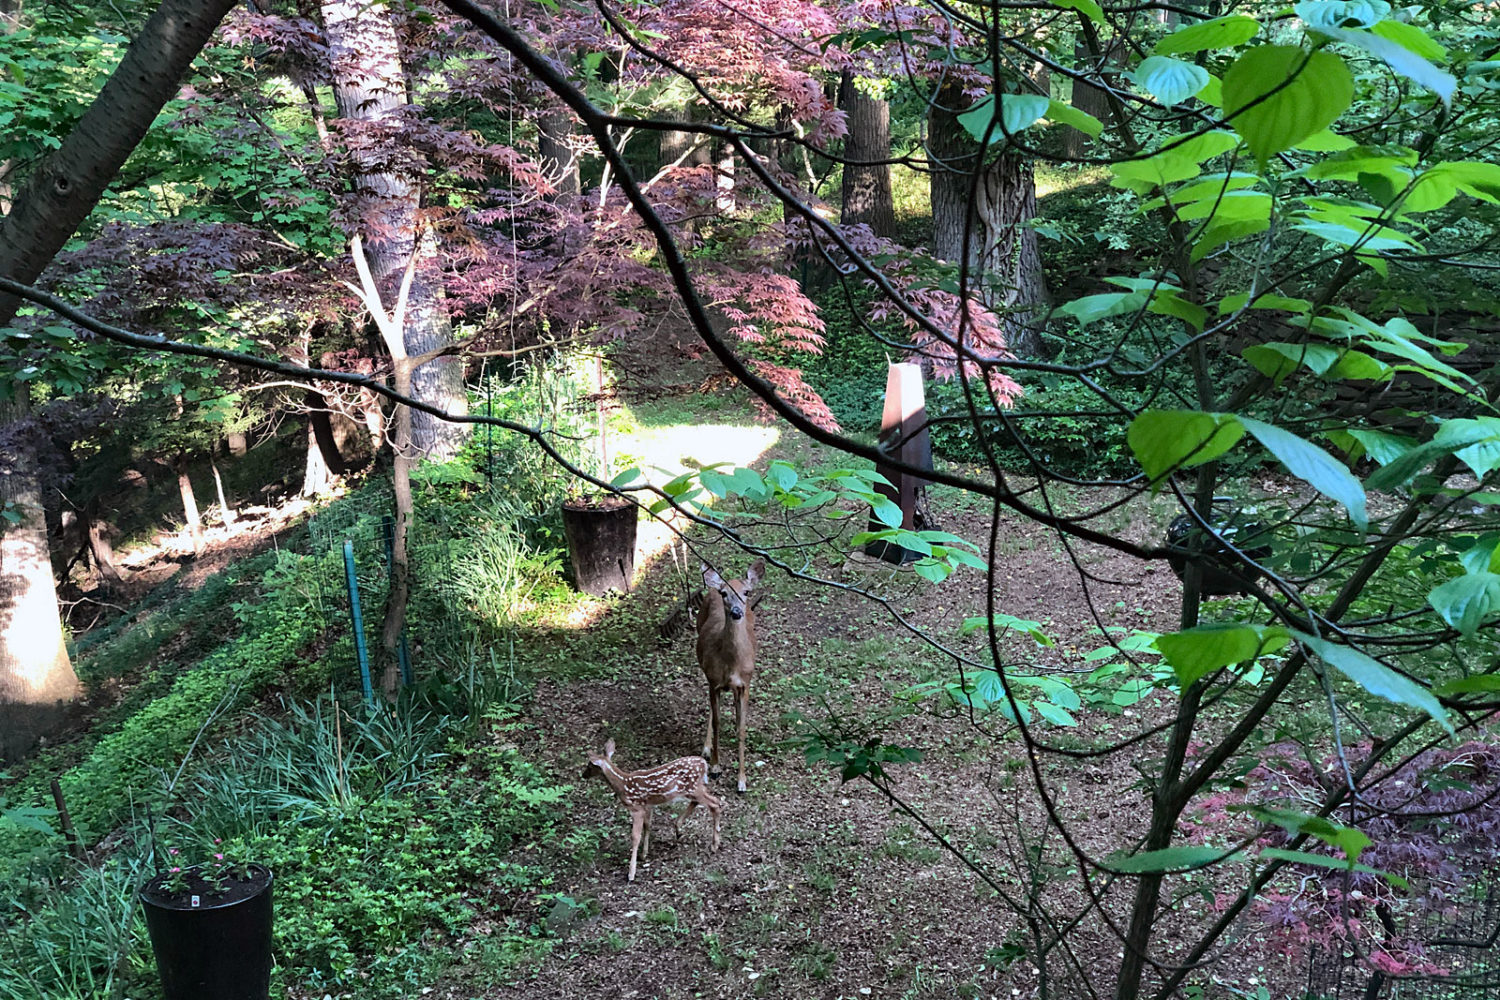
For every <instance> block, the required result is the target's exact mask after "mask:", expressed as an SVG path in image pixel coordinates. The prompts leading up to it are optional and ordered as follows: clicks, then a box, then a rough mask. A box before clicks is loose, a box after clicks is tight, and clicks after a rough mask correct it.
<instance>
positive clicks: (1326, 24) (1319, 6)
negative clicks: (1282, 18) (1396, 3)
mask: <svg viewBox="0 0 1500 1000" xmlns="http://www.w3.org/2000/svg"><path fill="white" fill-rule="evenodd" d="M1292 9H1293V10H1294V11H1296V12H1297V16H1298V17H1300V18H1302V23H1303V24H1306V25H1307V26H1308V27H1309V28H1318V29H1319V30H1322V29H1324V28H1339V27H1346V26H1350V27H1356V28H1365V27H1369V26H1370V25H1372V24H1374V23H1375V22H1376V21H1379V20H1380V19H1381V18H1383V17H1385V16H1386V15H1387V14H1389V13H1390V12H1391V5H1390V4H1388V3H1386V2H1385V0H1303V2H1302V3H1299V4H1297V5H1296V6H1294V7H1293V8H1292Z"/></svg>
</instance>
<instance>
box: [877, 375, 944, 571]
mask: <svg viewBox="0 0 1500 1000" xmlns="http://www.w3.org/2000/svg"><path fill="white" fill-rule="evenodd" d="M876 447H877V448H878V449H879V450H880V451H881V452H883V453H885V454H887V455H889V456H891V457H892V458H894V459H896V460H898V461H900V462H903V463H905V464H907V465H910V466H915V467H917V468H919V469H926V470H928V471H931V469H932V440H931V438H930V437H929V436H928V434H927V401H926V398H925V395H924V393H923V391H922V368H921V366H920V365H916V364H912V363H909V362H908V363H903V364H899V365H891V367H890V372H889V373H888V374H887V375H886V380H885V410H884V411H883V412H882V414H881V418H880V437H879V438H878V439H877V441H876ZM875 471H876V472H879V473H880V474H881V475H882V476H884V477H885V478H886V479H888V480H890V482H891V485H890V486H880V485H877V486H876V487H875V489H876V491H877V492H879V493H880V494H881V495H882V496H884V497H886V498H888V499H889V500H890V501H891V502H892V503H895V504H896V505H897V506H899V507H900V508H901V527H903V528H905V529H906V530H908V531H926V530H927V529H929V528H933V527H935V525H934V524H933V522H932V518H931V516H930V515H929V514H928V512H927V503H926V495H925V487H926V485H927V480H926V479H923V478H922V477H920V476H917V475H914V474H911V473H906V472H900V471H897V470H896V469H895V468H894V467H892V466H889V465H886V464H884V463H882V462H877V463H876V464H875ZM886 527H887V525H884V524H880V523H879V522H874V521H872V522H871V525H870V530H871V531H879V530H882V529H884V528H886ZM865 553H866V554H867V555H871V556H875V557H876V558H878V559H884V560H885V561H886V562H893V563H908V562H915V561H916V560H917V559H918V558H920V556H919V555H918V553H916V552H913V551H911V550H910V549H905V548H902V547H901V546H899V545H896V544H893V543H891V542H887V541H874V542H871V543H869V544H868V545H866V546H865Z"/></svg>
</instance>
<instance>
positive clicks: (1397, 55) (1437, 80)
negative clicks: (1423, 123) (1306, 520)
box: [1318, 28, 1458, 104]
mask: <svg viewBox="0 0 1500 1000" xmlns="http://www.w3.org/2000/svg"><path fill="white" fill-rule="evenodd" d="M1318 30H1319V31H1321V32H1322V33H1323V34H1325V35H1328V36H1329V37H1331V38H1334V39H1337V40H1338V41H1340V42H1343V43H1344V44H1346V45H1353V46H1355V47H1356V48H1361V49H1364V50H1365V51H1366V52H1368V53H1370V55H1372V56H1375V57H1376V58H1377V59H1383V60H1385V64H1386V65H1387V66H1389V67H1390V68H1391V69H1392V70H1394V71H1395V72H1397V73H1400V74H1401V75H1402V76H1404V77H1406V78H1407V79H1408V80H1410V81H1411V82H1412V83H1415V84H1417V85H1418V86H1420V87H1426V88H1427V89H1428V90H1430V91H1432V92H1433V93H1434V94H1436V95H1438V97H1439V98H1441V99H1442V101H1443V103H1444V104H1448V103H1449V102H1451V101H1452V100H1453V92H1454V91H1455V90H1457V89H1458V80H1457V79H1455V78H1454V76H1453V74H1452V73H1448V72H1446V71H1444V70H1441V69H1438V68H1437V67H1436V66H1434V65H1433V64H1432V63H1430V62H1428V61H1427V60H1426V59H1423V58H1422V57H1421V56H1419V55H1417V54H1416V53H1415V52H1413V51H1412V50H1411V49H1409V48H1407V47H1406V46H1404V45H1402V44H1400V43H1399V42H1393V41H1391V40H1390V39H1389V38H1385V37H1383V36H1381V35H1376V34H1372V33H1370V32H1368V31H1350V30H1349V29H1347V28H1319V29H1318Z"/></svg>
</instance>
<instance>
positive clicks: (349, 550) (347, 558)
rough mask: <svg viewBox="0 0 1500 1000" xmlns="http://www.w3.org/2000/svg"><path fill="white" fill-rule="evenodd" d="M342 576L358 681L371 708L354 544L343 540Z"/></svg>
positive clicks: (372, 702) (373, 694) (373, 700)
mask: <svg viewBox="0 0 1500 1000" xmlns="http://www.w3.org/2000/svg"><path fill="white" fill-rule="evenodd" d="M344 575H345V576H347V577H348V580H349V610H350V612H351V613H352V614H353V615H354V652H355V654H356V655H357V656H358V657H359V679H360V680H361V681H362V682H363V683H364V686H365V700H366V701H368V702H369V703H370V705H371V706H372V707H373V706H374V704H375V689H374V687H372V686H371V684H370V652H369V650H368V649H367V648H365V618H364V615H363V614H362V613H361V612H360V610H359V581H358V580H356V579H355V577H354V543H353V542H351V541H350V540H349V539H347V538H346V539H344Z"/></svg>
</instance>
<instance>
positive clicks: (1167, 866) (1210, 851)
mask: <svg viewBox="0 0 1500 1000" xmlns="http://www.w3.org/2000/svg"><path fill="white" fill-rule="evenodd" d="M1231 857H1232V855H1231ZM1221 859H1225V851H1223V850H1222V849H1221V848H1217V847H1167V848H1163V849H1162V850H1160V851H1146V852H1144V853H1142V854H1133V855H1131V856H1130V857H1128V858H1121V859H1119V860H1117V861H1116V860H1110V861H1108V862H1107V864H1108V865H1109V867H1111V868H1113V869H1114V870H1115V871H1117V872H1124V873H1126V874H1127V875H1142V874H1146V873H1148V872H1166V871H1180V870H1183V869H1190V868H1202V867H1203V866H1205V865H1211V864H1213V863H1214V862H1215V861H1219V860H1221Z"/></svg>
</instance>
